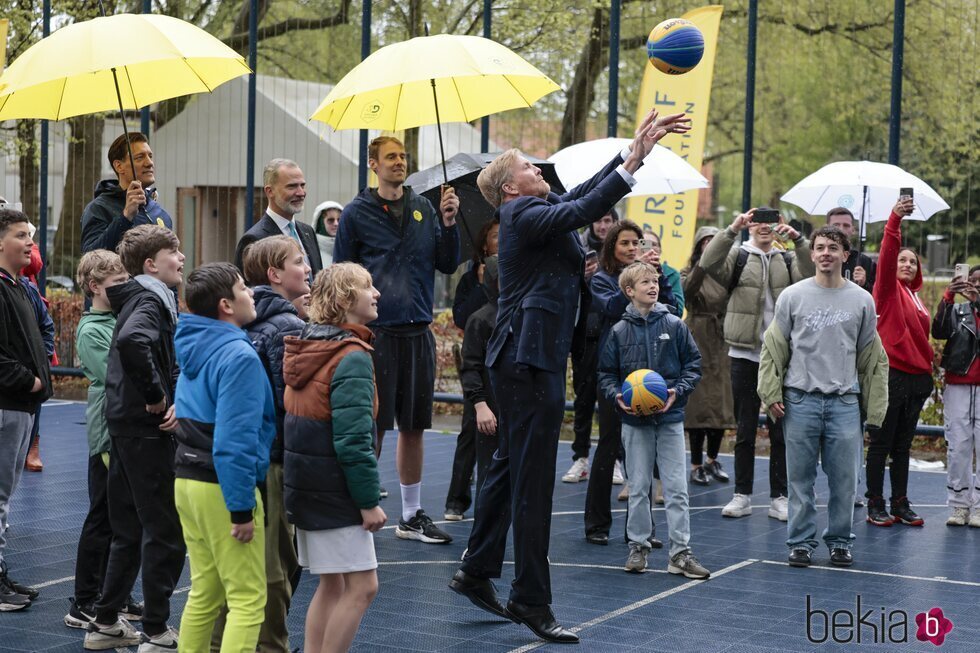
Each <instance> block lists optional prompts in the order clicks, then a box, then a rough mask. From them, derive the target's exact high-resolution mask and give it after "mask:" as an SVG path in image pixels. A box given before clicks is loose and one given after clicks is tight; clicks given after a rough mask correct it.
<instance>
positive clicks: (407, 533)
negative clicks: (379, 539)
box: [395, 508, 453, 544]
mask: <svg viewBox="0 0 980 653" xmlns="http://www.w3.org/2000/svg"><path fill="white" fill-rule="evenodd" d="M395 535H396V536H398V537H400V538H401V539H403V540H418V541H420V542H425V543H426V544H449V543H450V542H452V541H453V538H452V537H451V536H450V535H449V533H447V532H445V531H443V530H441V529H440V528H439V527H437V526H436V525H435V524H433V523H432V520H431V519H430V518H429V516H428V515H427V514H425V511H424V510H422V509H421V508H420V509H419V510H418V511H417V512H416V513H415V516H414V517H412V518H411V519H409V520H408V521H405V520H404V519H399V520H398V526H396V527H395Z"/></svg>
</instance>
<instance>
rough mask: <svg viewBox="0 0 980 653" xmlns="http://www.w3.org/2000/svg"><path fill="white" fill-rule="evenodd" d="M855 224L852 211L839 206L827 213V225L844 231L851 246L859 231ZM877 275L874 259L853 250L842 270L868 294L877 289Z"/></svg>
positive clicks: (842, 272) (846, 277)
mask: <svg viewBox="0 0 980 653" xmlns="http://www.w3.org/2000/svg"><path fill="white" fill-rule="evenodd" d="M854 223H855V220H854V214H853V213H851V210H850V209H846V208H844V207H843V206H838V207H836V208H833V209H830V210H829V211H827V224H828V225H830V226H832V227H837V228H838V229H840V230H841V231H843V232H844V235H845V236H847V240H848V241H849V242H850V244H851V245H855V244H856V243H855V242H854V235H855V233H856V232H857V229H856V228H855V224H854ZM858 239H859V240H860V235H858ZM877 273H878V265H877V263H875V261H874V259H873V258H871V257H870V256H868V255H867V254H864V253H861V252H860V251H855V250H853V249H852V250H851V255H850V256H848V257H847V260H846V261H844V267H843V269H842V270H841V274H843V275H844V278H845V279H847V280H848V281H853V282H854V283H856V284H857V285H859V286H861V287H862V288H864V289H865V290H867V291H868V292H871V290H872V289H873V288H874V287H875V276H876V275H877Z"/></svg>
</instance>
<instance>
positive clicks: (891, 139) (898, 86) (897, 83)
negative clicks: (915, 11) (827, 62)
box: [888, 0, 905, 166]
mask: <svg viewBox="0 0 980 653" xmlns="http://www.w3.org/2000/svg"><path fill="white" fill-rule="evenodd" d="M904 59H905V0H895V26H894V31H893V35H892V104H891V112H890V114H889V116H888V163H890V164H892V165H895V166H897V165H898V160H899V146H900V145H901V142H902V66H903V64H904Z"/></svg>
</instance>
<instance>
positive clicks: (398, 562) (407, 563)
mask: <svg viewBox="0 0 980 653" xmlns="http://www.w3.org/2000/svg"><path fill="white" fill-rule="evenodd" d="M459 562H460V561H459V560H391V561H388V562H381V561H378V566H379V567H404V566H412V565H458V564H459ZM504 564H505V565H512V564H514V561H513V560H504ZM548 564H550V565H551V566H552V567H575V568H577V569H609V570H611V571H623V567H618V566H616V565H590V564H586V563H581V562H549V563H548ZM646 571H647V573H653V574H666V573H667V571H666V570H661V569H647V570H646Z"/></svg>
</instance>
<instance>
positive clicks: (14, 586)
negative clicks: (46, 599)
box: [0, 560, 41, 601]
mask: <svg viewBox="0 0 980 653" xmlns="http://www.w3.org/2000/svg"><path fill="white" fill-rule="evenodd" d="M0 578H4V579H6V583H7V586H8V587H10V589H11V590H13V591H14V592H15V593H17V594H23V595H24V596H26V597H27V598H29V599H30V600H32V601H33V600H34V599H36V598H37V597H38V596H40V595H41V593H40V592H39V591H37V590H36V589H35V588H33V587H28V586H27V585H21V584H20V583H18V582H17V581H15V580H14V579H13V578H11V577H10V576H9V575H7V563H6V562H3V561H2V560H0Z"/></svg>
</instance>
